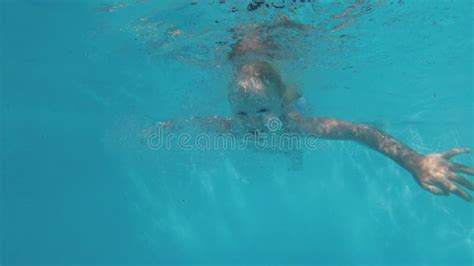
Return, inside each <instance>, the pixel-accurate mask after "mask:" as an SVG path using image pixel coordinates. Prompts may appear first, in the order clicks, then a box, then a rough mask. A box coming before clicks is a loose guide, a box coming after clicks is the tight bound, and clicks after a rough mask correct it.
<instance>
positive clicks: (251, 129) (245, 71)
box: [160, 19, 474, 202]
mask: <svg viewBox="0 0 474 266" xmlns="http://www.w3.org/2000/svg"><path fill="white" fill-rule="evenodd" d="M279 25H280V26H282V27H293V26H295V25H296V26H297V27H300V25H297V24H295V23H290V22H289V21H288V20H285V19H283V20H281V19H280V24H279ZM272 27H275V25H272ZM255 32H258V31H254V32H253V33H252V34H250V35H247V36H245V37H244V38H242V39H241V40H240V41H238V42H237V43H236V44H235V45H234V47H233V50H232V52H231V54H230V55H229V58H230V59H231V60H232V62H233V63H234V66H235V76H234V79H233V82H232V84H231V86H230V89H229V103H230V106H231V109H232V117H218V116H210V117H194V118H191V119H187V120H185V121H173V120H171V121H167V122H161V123H160V126H162V127H165V128H168V129H176V130H178V129H179V128H181V127H199V128H205V129H206V130H213V131H214V132H220V133H229V132H234V133H235V132H240V133H252V134H258V133H259V132H264V131H265V130H266V125H267V124H268V122H269V121H271V120H276V119H278V121H281V129H280V131H282V132H286V133H292V134H298V135H299V136H317V137H318V138H321V139H329V140H348V141H355V142H358V143H360V144H362V145H365V146H367V147H369V148H371V149H373V150H375V151H377V152H379V153H381V154H383V155H385V156H386V157H388V158H390V159H392V160H393V161H394V162H396V163H397V164H399V165H400V166H401V167H403V168H404V169H406V170H407V171H408V172H410V173H411V174H412V175H413V176H414V178H415V180H416V182H417V183H418V184H419V185H420V186H421V187H422V188H423V189H425V190H427V191H429V192H431V193H433V194H436V195H449V194H450V193H452V194H455V195H457V196H459V197H461V198H462V199H464V200H466V201H468V202H474V199H473V197H472V196H471V195H470V194H469V193H468V192H466V191H465V190H464V189H463V188H462V187H464V188H466V189H469V190H471V191H472V190H474V183H473V182H471V181H470V180H468V179H467V178H465V177H463V176H462V175H460V174H467V175H474V168H471V167H468V166H465V165H462V164H459V163H455V162H451V159H452V158H453V157H454V156H456V155H459V154H465V153H470V152H471V150H470V149H469V148H455V149H451V150H449V151H446V152H443V153H434V154H421V153H418V152H417V151H415V150H414V149H412V148H410V147H408V146H407V145H405V144H403V143H401V142H400V141H398V140H397V139H395V138H394V137H392V136H390V135H389V134H387V133H385V132H383V131H382V130H379V129H377V128H375V127H372V126H370V125H367V124H361V123H354V122H349V121H343V120H339V119H335V118H322V117H308V116H306V115H305V114H304V112H303V109H304V107H305V99H304V97H303V95H302V94H301V93H300V92H298V91H297V90H295V89H294V88H292V87H291V86H288V85H287V84H285V83H284V81H283V79H282V77H281V75H280V74H279V72H278V71H277V70H276V69H275V68H274V67H273V66H272V64H271V63H270V62H271V60H272V58H271V57H272V56H271V51H268V49H273V48H274V47H272V45H271V44H269V43H265V41H262V40H260V38H259V35H258V34H255Z"/></svg>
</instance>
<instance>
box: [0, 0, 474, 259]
mask: <svg viewBox="0 0 474 266" xmlns="http://www.w3.org/2000/svg"><path fill="white" fill-rule="evenodd" d="M220 2H222V3H220ZM249 2H250V1H231V0H228V1H218V0H215V1H214V0H207V1H204V0H203V1H191V0H189V1H187V0H180V1H161V0H155V1H153V0H150V1H140V0H135V1H133V0H123V1H109V0H107V1H60V0H3V1H1V3H0V12H1V13H0V20H1V26H0V45H1V46H0V56H1V72H0V79H1V85H0V86H1V87H0V88H1V97H0V103H1V113H0V114H1V122H2V124H1V131H0V132H1V142H0V150H1V153H0V154H1V160H0V162H1V164H0V170H1V179H2V183H1V184H2V185H1V188H2V190H1V214H0V217H1V240H2V242H1V253H0V264H2V265H13V264H114V265H115V264H130V265H136V264H160V263H163V264H171V263H174V264H175V263H178V264H188V263H218V264H224V263H225V264H230V263H232V264H250V263H264V264H276V263H279V264H286V263H308V264H336V265H340V264H371V265H388V264H394V265H406V264H412V265H434V264H437V265H473V263H474V261H473V250H474V223H473V218H474V216H473V210H474V209H473V205H472V204H469V203H466V202H464V201H462V200H461V199H459V198H457V197H455V196H449V197H439V196H434V195H431V194H429V193H428V192H426V191H424V190H422V189H421V188H420V187H419V186H418V185H417V184H416V182H415V181H414V179H413V177H412V176H410V174H409V173H407V172H406V171H405V170H404V169H402V168H400V167H399V166H398V165H396V164H395V163H393V162H392V161H390V160H388V159H387V158H384V157H383V156H381V155H380V154H378V153H375V152H373V151H371V150H369V149H368V148H366V147H363V146H360V145H358V144H355V143H348V142H339V141H335V142H330V141H322V142H321V146H320V148H319V149H318V150H316V151H307V152H305V154H304V165H303V168H302V169H300V170H298V171H293V170H288V164H289V163H288V159H287V158H286V157H285V156H283V155H281V154H273V153H258V152H256V151H253V150H245V151H228V150H214V151H205V152H202V151H180V150H159V151H153V150H151V149H149V148H148V147H147V145H145V144H144V142H143V139H142V131H143V130H144V129H146V128H147V127H149V126H150V125H152V124H153V123H154V122H156V121H160V120H165V119H170V118H185V117H190V116H197V115H223V116H225V115H230V108H229V104H228V102H227V95H226V93H227V83H228V81H229V77H230V74H231V73H230V70H229V66H228V62H227V60H226V58H225V54H226V53H227V52H228V51H229V47H230V43H231V33H230V31H229V29H230V28H232V27H236V26H238V25H242V24H250V23H257V24H259V23H260V24H261V23H271V21H273V20H274V18H275V16H276V15H277V14H278V13H286V14H288V15H289V16H290V17H291V18H292V19H294V20H297V21H300V22H301V23H304V24H307V25H312V26H313V27H314V28H315V30H312V31H311V33H310V34H308V36H306V37H305V38H299V37H301V36H296V37H295V36H290V33H285V32H283V33H281V32H275V38H276V39H275V40H276V41H277V42H279V43H280V44H282V45H284V44H288V48H287V51H286V52H287V54H286V56H287V57H285V58H282V60H281V61H282V62H283V63H282V64H281V66H279V67H280V68H281V69H282V71H283V72H284V73H285V75H286V77H285V79H286V80H288V81H289V82H291V83H294V84H295V85H296V86H298V87H299V88H301V90H302V91H303V92H304V94H305V97H306V99H307V101H308V103H309V108H310V110H309V112H310V114H312V115H315V116H329V117H337V118H342V119H347V120H353V121H359V122H365V123H370V124H373V125H375V126H377V127H379V128H381V129H383V130H385V131H388V132H390V133H391V134H392V135H394V136H396V137H397V138H399V139H400V140H401V141H403V142H405V143H407V144H408V145H410V146H412V147H413V148H415V149H417V150H419V151H420V152H423V153H430V152H441V151H445V150H447V149H449V148H452V147H458V146H467V147H473V148H474V138H473V136H474V125H473V123H472V121H474V120H473V117H474V113H473V112H474V105H473V99H474V98H473V96H474V95H473V73H474V71H473V58H474V57H473V51H474V50H473V40H474V38H473V36H474V34H473V28H472V21H474V9H473V2H472V1H462V0H457V1H448V0H434V1H428V0H426V1H422V0H419V1H415V0H413V1H408V0H405V1H402V0H393V1H390V0H387V1H383V0H380V1H376V0H372V1H369V0H366V1H348V0H347V1H331V0H328V1H307V2H313V3H309V4H306V3H304V4H288V3H287V7H286V8H285V9H277V8H274V7H270V8H267V7H266V6H264V5H263V6H261V7H260V8H258V9H255V10H253V11H248V10H247V9H246V7H247V6H248V4H249ZM267 2H271V1H267ZM273 2H274V4H276V5H279V4H281V3H284V2H285V1H282V0H280V1H273ZM286 2H291V1H286ZM316 2H317V3H316ZM193 3H195V4H193ZM354 3H355V4H354ZM232 8H235V9H234V11H235V12H232ZM285 38H288V39H285ZM456 160H458V161H459V162H462V163H465V164H467V165H471V166H472V165H474V160H473V156H472V155H463V156H459V157H458V158H457V159H456ZM471 180H472V179H471Z"/></svg>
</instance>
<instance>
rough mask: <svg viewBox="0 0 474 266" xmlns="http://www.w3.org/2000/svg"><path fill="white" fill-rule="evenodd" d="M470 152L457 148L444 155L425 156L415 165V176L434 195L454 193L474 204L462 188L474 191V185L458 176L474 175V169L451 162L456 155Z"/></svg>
mask: <svg viewBox="0 0 474 266" xmlns="http://www.w3.org/2000/svg"><path fill="white" fill-rule="evenodd" d="M470 152H471V149H469V148H457V149H452V150H449V151H447V152H444V153H437V154H428V155H423V156H422V157H421V158H420V160H419V161H418V162H417V163H416V164H415V167H414V168H415V169H413V170H414V171H413V174H414V176H415V178H416V179H417V181H418V183H419V184H420V185H421V186H422V187H423V188H424V189H426V190H428V191H429V192H431V193H433V194H437V195H449V193H454V194H456V195H457V196H459V197H461V198H463V199H464V200H466V201H469V202H474V199H473V197H472V196H471V195H469V194H468V193H467V192H466V191H464V190H463V189H462V188H460V185H461V186H464V187H465V188H467V189H469V190H471V191H472V190H474V183H473V182H471V181H469V180H468V179H466V178H465V177H462V176H460V175H458V174H456V173H463V174H468V175H474V168H471V167H467V166H465V165H462V164H458V163H452V162H450V161H449V159H451V157H453V156H455V155H458V154H463V153H470Z"/></svg>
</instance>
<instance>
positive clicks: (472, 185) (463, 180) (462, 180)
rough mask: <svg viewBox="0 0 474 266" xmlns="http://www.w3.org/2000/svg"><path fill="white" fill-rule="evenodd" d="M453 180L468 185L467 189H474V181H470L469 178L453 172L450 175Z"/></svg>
mask: <svg viewBox="0 0 474 266" xmlns="http://www.w3.org/2000/svg"><path fill="white" fill-rule="evenodd" d="M449 178H450V179H451V180H453V181H455V182H456V183H458V184H460V185H461V186H464V187H466V188H467V189H469V190H471V191H474V183H473V182H471V181H469V180H468V179H467V178H465V177H462V176H459V175H456V174H453V175H451V176H450V177H449Z"/></svg>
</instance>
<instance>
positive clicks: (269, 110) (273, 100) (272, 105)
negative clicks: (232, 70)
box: [231, 84, 283, 132]
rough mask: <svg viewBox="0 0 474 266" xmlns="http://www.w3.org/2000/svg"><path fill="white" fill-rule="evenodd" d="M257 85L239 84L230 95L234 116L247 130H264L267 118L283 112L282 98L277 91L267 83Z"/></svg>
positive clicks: (277, 115)
mask: <svg viewBox="0 0 474 266" xmlns="http://www.w3.org/2000/svg"><path fill="white" fill-rule="evenodd" d="M254 85H255V84H254ZM258 85H259V86H257V87H258V88H255V87H253V88H245V87H244V86H242V84H240V85H239V89H238V91H236V92H235V93H234V94H233V95H232V96H231V106H232V110H233V112H234V116H235V117H236V120H237V121H239V122H240V125H241V126H242V127H243V128H244V129H245V130H247V131H248V132H256V131H257V130H258V131H261V132H263V131H266V125H267V122H268V120H269V119H272V118H275V117H279V116H280V115H281V114H282V113H283V100H282V97H281V96H280V95H279V94H278V93H277V91H276V90H275V89H273V88H272V87H271V86H269V84H258ZM260 85H262V86H260Z"/></svg>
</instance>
